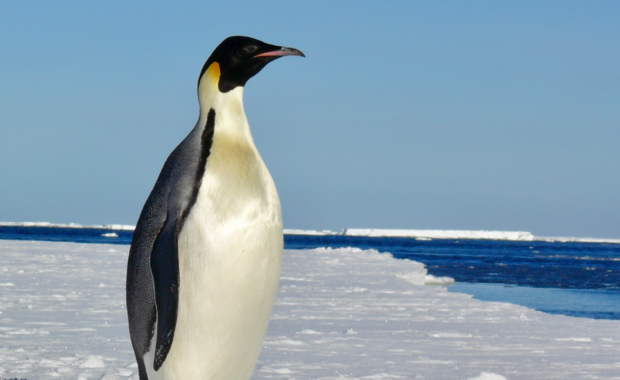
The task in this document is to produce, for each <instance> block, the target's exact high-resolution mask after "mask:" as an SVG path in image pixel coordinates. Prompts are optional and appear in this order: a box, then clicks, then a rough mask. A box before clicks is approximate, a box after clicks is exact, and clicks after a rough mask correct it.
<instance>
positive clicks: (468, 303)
mask: <svg viewBox="0 0 620 380" xmlns="http://www.w3.org/2000/svg"><path fill="white" fill-rule="evenodd" d="M127 251H128V247H127V246H119V245H95V244H74V243H52V242H22V241H10V240H5V241H0V312H1V314H0V378H25V379H28V380H34V379H55V378H62V379H78V380H83V379H108V380H111V379H137V375H136V372H137V371H136V366H135V364H134V359H133V352H132V350H131V345H130V342H129V336H128V333H127V322H126V316H125V308H124V303H125V298H124V297H125V296H124V282H125V267H126V259H127ZM424 274H425V270H424V268H423V266H422V265H421V264H419V263H415V262H412V261H404V260H396V259H393V258H392V257H391V256H390V255H386V254H379V253H377V252H374V251H361V250H359V249H352V248H350V249H337V250H331V249H317V250H299V251H285V252H284V266H283V270H282V280H281V286H280V293H279V294H278V298H277V300H276V305H275V307H274V313H273V316H272V319H271V322H270V325H269V330H268V332H267V337H266V339H265V342H264V345H263V350H262V352H261V355H260V358H259V363H258V365H257V367H256V371H255V373H254V376H253V378H252V379H253V380H259V379H353V378H359V379H362V378H363V379H401V378H402V379H435V380H437V379H457V380H458V379H462V380H465V379H478V380H501V379H509V380H515V379H524V380H525V379H527V380H535V379H565V380H568V379H575V380H577V379H578V380H583V379H597V378H598V379H620V321H605V320H592V319H583V318H571V317H563V316H557V315H548V314H544V313H540V312H536V311H533V310H530V309H527V308H524V307H521V306H516V305H511V304H507V303H495V302H483V301H478V300H473V299H471V297H470V296H467V295H463V294H454V293H448V292H447V291H446V289H445V288H444V287H437V286H422V285H414V284H423V283H424Z"/></svg>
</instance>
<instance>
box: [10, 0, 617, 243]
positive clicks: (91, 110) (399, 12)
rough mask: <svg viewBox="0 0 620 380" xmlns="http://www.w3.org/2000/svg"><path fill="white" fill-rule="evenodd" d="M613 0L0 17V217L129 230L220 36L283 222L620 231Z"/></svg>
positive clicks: (560, 232) (269, 5)
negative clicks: (252, 62)
mask: <svg viewBox="0 0 620 380" xmlns="http://www.w3.org/2000/svg"><path fill="white" fill-rule="evenodd" d="M618 20H620V2H618V1H596V2H593V1H545V2H540V1H531V2H530V1H519V2H517V1H514V2H499V1H487V2H470V1H468V2H464V1H462V2H449V1H446V2H436V1H428V2H413V1H409V2H405V1H403V2H378V1H376V2H333V1H324V2H322V1H314V2H311V4H310V2H306V3H305V4H304V3H302V2H289V1H282V2H249V1H248V2H235V1H226V2H213V1H191V2H184V3H183V5H180V2H179V3H175V4H172V2H169V3H163V2H146V1H144V2H121V1H117V2H106V3H103V2H78V1H75V2H66V1H65V2H57V1H48V2H26V1H21V2H18V1H13V2H9V1H4V2H0V35H2V38H1V39H0V83H1V85H0V164H1V165H0V181H1V185H0V220H3V221H39V220H40V221H50V222H57V223H68V222H75V223H82V224H106V223H124V224H134V223H135V222H136V220H137V217H138V214H139V212H140V210H141V208H142V205H143V203H144V201H145V199H146V197H147V195H148V193H149V192H150V190H151V188H152V186H153V184H154V182H155V179H156V178H157V175H158V173H159V170H160V169H161V166H162V164H163V162H164V160H165V159H166V157H167V156H168V154H169V153H170V151H171V150H172V149H173V148H174V147H175V146H176V145H177V144H178V143H179V142H180V141H181V139H182V138H183V137H184V136H185V135H186V134H187V133H188V132H189V131H190V130H191V128H192V127H193V126H194V124H195V122H196V120H197V117H198V103H197V99H196V81H197V76H198V74H199V72H200V69H201V67H202V64H203V63H204V61H205V60H206V59H207V58H208V56H209V54H210V53H211V51H212V50H213V49H214V48H215V46H217V44H218V43H219V42H220V41H221V40H223V39H224V38H225V37H227V36H230V35H248V36H252V37H255V38H258V39H261V40H263V41H265V42H269V43H273V44H279V45H285V46H291V47H295V48H298V49H301V50H302V51H303V52H304V53H306V55H307V58H305V59H300V58H286V59H281V60H278V61H276V62H274V63H272V64H270V65H269V66H268V67H267V68H266V69H265V70H263V71H262V72H261V73H260V74H259V75H258V76H256V77H255V78H253V79H252V80H251V81H250V82H249V83H248V85H247V86H246V91H245V104H246V113H247V115H248V119H249V121H250V125H251V126H252V131H253V134H254V138H255V141H256V144H257V146H258V148H259V150H260V152H261V154H262V156H263V158H264V160H265V162H266V163H267V166H268V167H269V169H270V171H271V174H272V176H273V177H274V179H275V182H276V185H277V187H278V190H279V193H280V198H281V200H282V207H283V212H284V223H285V227H287V228H304V229H335V230H337V229H341V228H353V227H357V228H406V229H494V230H525V231H531V232H533V233H534V234H536V235H541V236H593V237H609V238H620V194H619V190H620V22H618Z"/></svg>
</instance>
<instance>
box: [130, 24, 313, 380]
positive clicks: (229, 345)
mask: <svg viewBox="0 0 620 380" xmlns="http://www.w3.org/2000/svg"><path fill="white" fill-rule="evenodd" d="M284 56H302V57H305V55H304V54H303V53H302V52H301V51H299V50H297V49H293V48H287V47H282V46H275V45H270V44H267V43H264V42H262V41H259V40H256V39H253V38H249V37H240V36H235V37H229V38H227V39H225V40H224V41H223V42H222V43H221V44H220V45H219V46H218V47H217V48H216V49H215V50H214V51H213V53H212V54H211V56H210V57H209V59H208V60H207V62H206V63H205V64H204V67H203V68H202V71H201V72H200V76H199V78H198V100H199V103H200V116H199V118H198V122H197V123H196V126H195V127H194V129H192V130H191V132H190V133H189V135H188V136H187V137H186V138H185V139H184V140H183V141H182V142H181V143H180V144H179V145H178V146H177V147H176V149H174V151H173V152H172V153H171V154H170V156H169V157H168V159H167V160H166V162H165V164H164V166H163V169H162V170H161V173H160V174H159V178H158V179H157V182H156V183H155V186H154V187H153V190H152V191H151V194H150V195H149V197H148V199H147V201H146V203H145V205H144V208H143V209H142V213H141V214H140V218H139V220H138V223H137V225H136V229H135V232H134V235H133V240H132V242H131V248H130V250H129V260H128V265H127V289H126V290H127V314H128V319H129V332H130V336H131V343H132V345H133V349H134V352H135V355H136V360H137V362H138V371H139V377H140V380H164V379H165V380H189V379H191V380H247V379H249V378H250V376H251V375H252V372H253V370H254V366H255V365H256V361H257V359H258V354H259V352H260V348H261V345H262V341H263V338H264V336H265V332H266V330H267V324H268V322H269V317H270V316H271V311H272V308H273V303H274V300H275V297H276V293H277V290H278V282H279V277H280V268H281V264H282V248H283V235H282V213H281V209H280V200H279V198H278V194H277V192H276V187H275V185H274V183H273V179H272V178H271V175H270V174H269V172H268V171H267V167H266V166H265V164H264V162H263V160H262V159H261V156H260V154H259V153H258V151H257V149H256V146H255V145H254V141H253V140H252V135H251V133H250V126H249V125H248V121H247V119H246V116H245V112H244V109H243V88H244V85H245V84H246V82H247V81H248V80H249V79H250V78H251V77H253V76H254V75H256V74H257V73H258V72H259V71H261V70H262V69H263V68H264V67H265V66H266V65H267V64H268V63H269V62H271V61H273V60H275V59H277V58H280V57H284Z"/></svg>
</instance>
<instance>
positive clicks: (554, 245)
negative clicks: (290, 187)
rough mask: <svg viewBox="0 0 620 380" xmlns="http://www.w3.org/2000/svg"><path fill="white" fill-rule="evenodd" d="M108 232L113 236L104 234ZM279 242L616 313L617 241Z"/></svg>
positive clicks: (126, 239) (95, 233)
mask: <svg viewBox="0 0 620 380" xmlns="http://www.w3.org/2000/svg"><path fill="white" fill-rule="evenodd" d="M111 232H113V233H116V234H117V235H118V237H104V236H102V235H103V234H106V233H111ZM131 237H132V231H111V230H107V229H94V228H55V227H6V226H0V239H13V240H45V241H65V242H78V243H106V244H124V245H128V244H130V243H131ZM284 246H285V248H286V249H311V248H317V247H332V248H337V247H358V248H362V249H376V250H378V251H379V252H389V253H392V254H393V255H394V256H395V257H396V258H399V259H411V260H415V261H419V262H422V263H424V264H426V266H427V268H428V272H429V274H432V275H435V276H449V277H452V278H454V279H455V280H456V281H457V283H456V284H455V285H451V286H449V288H448V289H449V290H450V291H454V292H461V293H468V294H472V295H473V296H474V298H477V299H481V300H486V301H500V302H510V303H515V304H519V305H523V306H527V307H530V308H533V309H536V310H539V311H543V312H547V313H552V314H563V315H567V316H574V317H584V318H596V319H615V320H620V244H605V243H574V242H569V243H561V242H543V241H531V242H515V241H499V240H452V239H449V240H442V239H433V240H429V241H420V240H416V239H413V238H376V237H373V238H371V237H352V236H338V235H329V236H307V235H285V237H284Z"/></svg>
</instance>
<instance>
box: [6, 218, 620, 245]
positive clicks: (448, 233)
mask: <svg viewBox="0 0 620 380" xmlns="http://www.w3.org/2000/svg"><path fill="white" fill-rule="evenodd" d="M3 226H7V227H55V228H94V229H102V230H115V231H133V230H135V229H136V226H132V225H127V224H101V225H81V224H77V223H69V224H62V223H50V222H0V227H3ZM284 234H285V235H311V236H329V235H335V236H364V237H405V238H414V239H416V240H420V241H425V240H432V239H479V240H480V239H481V240H508V241H546V242H560V243H571V242H574V243H611V244H620V239H600V238H589V237H586V238H578V237H543V236H534V235H532V233H531V232H525V231H484V230H481V231H468V230H391V229H379V228H345V229H342V230H340V231H331V230H322V231H318V230H302V229H284Z"/></svg>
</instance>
